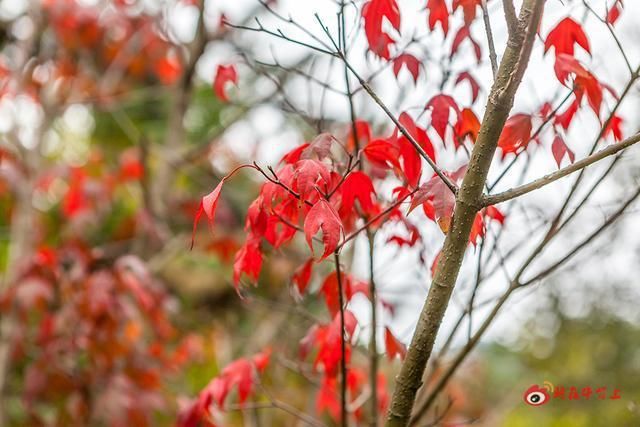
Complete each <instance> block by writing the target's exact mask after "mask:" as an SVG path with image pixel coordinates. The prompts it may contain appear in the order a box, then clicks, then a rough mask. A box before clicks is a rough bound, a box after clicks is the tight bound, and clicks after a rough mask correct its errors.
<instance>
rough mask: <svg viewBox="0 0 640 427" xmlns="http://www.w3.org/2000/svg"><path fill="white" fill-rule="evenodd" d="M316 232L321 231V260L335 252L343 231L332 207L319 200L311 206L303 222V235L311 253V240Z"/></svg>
mask: <svg viewBox="0 0 640 427" xmlns="http://www.w3.org/2000/svg"><path fill="white" fill-rule="evenodd" d="M318 230H322V242H323V243H324V253H323V254H322V258H321V259H324V258H326V257H328V256H329V255H330V254H332V253H333V251H335V249H336V247H337V246H338V243H339V242H340V235H341V234H342V233H343V231H344V230H343V227H342V222H341V221H340V217H339V216H338V213H337V212H336V211H335V209H333V206H331V205H330V204H329V202H327V201H325V200H320V201H319V202H317V203H316V204H315V205H313V207H312V208H311V210H309V213H307V217H306V218H305V220H304V234H305V237H306V239H307V244H308V245H309V247H310V248H311V252H313V243H312V241H311V240H312V239H313V236H315V234H316V233H317V232H318Z"/></svg>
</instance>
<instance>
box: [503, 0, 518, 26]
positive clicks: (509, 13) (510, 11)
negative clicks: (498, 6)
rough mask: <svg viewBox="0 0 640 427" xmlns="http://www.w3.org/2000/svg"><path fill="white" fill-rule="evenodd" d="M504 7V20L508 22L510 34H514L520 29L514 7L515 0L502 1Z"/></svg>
mask: <svg viewBox="0 0 640 427" xmlns="http://www.w3.org/2000/svg"><path fill="white" fill-rule="evenodd" d="M502 7H503V8H504V18H505V20H506V21H507V28H508V29H509V34H513V32H514V31H515V30H516V28H517V27H518V17H517V16H516V9H515V8H514V7H513V0H502Z"/></svg>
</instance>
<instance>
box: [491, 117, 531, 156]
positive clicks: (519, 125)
mask: <svg viewBox="0 0 640 427" xmlns="http://www.w3.org/2000/svg"><path fill="white" fill-rule="evenodd" d="M532 127H533V125H532V123H531V115H529V114H522V113H520V114H515V115H513V116H511V117H509V119H508V120H507V122H506V123H505V125H504V128H503V129H502V133H501V134H500V139H499V140H498V147H500V149H501V150H502V158H503V159H504V158H505V156H506V155H507V154H509V153H514V154H518V153H520V152H521V151H522V150H524V149H526V147H527V145H528V144H529V141H530V140H531V130H532Z"/></svg>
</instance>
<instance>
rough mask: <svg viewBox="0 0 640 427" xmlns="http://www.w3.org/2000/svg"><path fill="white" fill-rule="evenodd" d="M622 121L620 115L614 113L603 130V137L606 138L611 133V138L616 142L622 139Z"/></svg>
mask: <svg viewBox="0 0 640 427" xmlns="http://www.w3.org/2000/svg"><path fill="white" fill-rule="evenodd" d="M622 123H624V120H623V119H622V117H620V116H618V115H617V114H614V115H613V117H611V120H610V121H609V124H608V125H607V128H606V129H605V131H604V137H605V138H606V137H607V136H609V135H613V139H615V140H616V141H618V142H619V141H622Z"/></svg>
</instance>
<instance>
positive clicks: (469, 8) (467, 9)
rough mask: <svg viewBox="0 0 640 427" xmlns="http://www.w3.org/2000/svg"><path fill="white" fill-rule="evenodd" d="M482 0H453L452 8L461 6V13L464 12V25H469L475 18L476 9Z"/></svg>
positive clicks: (456, 8) (455, 8)
mask: <svg viewBox="0 0 640 427" xmlns="http://www.w3.org/2000/svg"><path fill="white" fill-rule="evenodd" d="M481 1H482V0H453V10H454V11H456V10H458V8H459V7H461V8H462V13H463V14H464V24H465V26H469V25H471V23H472V22H473V20H474V19H476V9H477V7H478V6H480V3H481Z"/></svg>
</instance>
